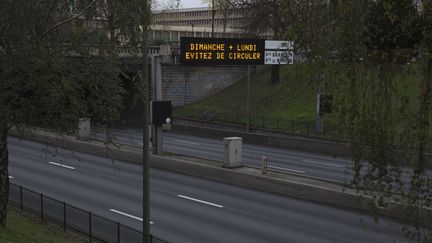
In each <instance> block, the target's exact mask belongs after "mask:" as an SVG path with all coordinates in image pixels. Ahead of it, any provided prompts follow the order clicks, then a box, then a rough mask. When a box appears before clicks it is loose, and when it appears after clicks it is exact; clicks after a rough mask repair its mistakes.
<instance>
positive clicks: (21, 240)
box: [0, 207, 88, 243]
mask: <svg viewBox="0 0 432 243" xmlns="http://www.w3.org/2000/svg"><path fill="white" fill-rule="evenodd" d="M0 242H2V243H30V242H31V243H38V242H40V243H49V242H53V243H57V242H62V243H63V242H65V243H68V242H71V243H72V242H88V240H87V238H83V237H81V236H80V235H76V234H73V233H70V232H64V231H63V228H62V227H61V226H59V225H57V224H54V223H49V222H47V221H41V220H40V219H39V218H36V217H35V216H33V215H30V214H28V213H23V212H20V211H19V210H17V209H16V208H14V207H8V216H7V222H6V228H4V229H1V228H0Z"/></svg>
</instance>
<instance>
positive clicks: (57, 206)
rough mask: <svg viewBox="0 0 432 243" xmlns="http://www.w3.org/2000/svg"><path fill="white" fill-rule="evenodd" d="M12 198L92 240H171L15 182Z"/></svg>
mask: <svg viewBox="0 0 432 243" xmlns="http://www.w3.org/2000/svg"><path fill="white" fill-rule="evenodd" d="M9 202H10V203H11V205H14V206H17V207H19V208H20V209H21V210H22V211H28V212H30V213H33V214H36V215H39V216H40V218H41V220H45V219H48V220H50V221H53V222H56V223H58V224H61V225H62V226H63V229H64V230H65V231H66V230H70V231H73V232H77V233H80V234H83V235H85V236H87V237H88V239H89V241H90V242H91V241H93V240H95V241H102V242H118V243H120V242H121V243H129V242H130V243H135V242H137V243H138V242H139V243H141V242H143V240H144V237H149V238H150V242H152V243H168V241H164V240H162V239H159V238H157V237H154V236H153V235H144V234H143V233H142V232H140V231H138V230H135V229H133V228H130V227H128V226H125V225H122V224H120V223H119V222H114V221H112V220H110V219H107V218H104V217H101V216H98V215H95V214H93V213H92V212H89V211H86V210H83V209H80V208H77V207H74V206H72V205H69V204H67V203H66V202H62V201H59V200H57V199H54V198H51V197H48V196H45V195H43V194H42V193H38V192H35V191H32V190H29V189H27V188H24V187H22V186H18V185H15V184H13V183H11V184H10V186H9Z"/></svg>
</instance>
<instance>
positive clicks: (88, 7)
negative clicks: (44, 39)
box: [44, 0, 97, 35]
mask: <svg viewBox="0 0 432 243" xmlns="http://www.w3.org/2000/svg"><path fill="white" fill-rule="evenodd" d="M96 1H97V0H92V1H91V3H89V4H88V5H87V7H85V8H84V9H83V10H81V12H79V13H78V14H76V15H75V16H72V17H70V18H68V19H66V20H63V21H61V22H59V23H57V24H55V25H53V26H51V27H50V28H48V30H46V31H45V33H44V34H45V35H47V34H48V33H49V32H50V31H52V30H54V29H55V28H57V27H59V26H60V25H63V24H66V23H68V22H70V21H72V20H74V19H76V18H78V17H80V16H81V15H83V14H84V13H85V12H86V11H87V10H88V9H90V7H91V6H93V5H94V4H95V3H96Z"/></svg>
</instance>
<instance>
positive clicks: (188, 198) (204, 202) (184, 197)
mask: <svg viewBox="0 0 432 243" xmlns="http://www.w3.org/2000/svg"><path fill="white" fill-rule="evenodd" d="M177 197H180V198H183V199H187V200H191V201H194V202H199V203H203V204H207V205H210V206H213V207H217V208H223V206H222V205H219V204H215V203H211V202H206V201H203V200H199V199H196V198H192V197H187V196H183V195H177Z"/></svg>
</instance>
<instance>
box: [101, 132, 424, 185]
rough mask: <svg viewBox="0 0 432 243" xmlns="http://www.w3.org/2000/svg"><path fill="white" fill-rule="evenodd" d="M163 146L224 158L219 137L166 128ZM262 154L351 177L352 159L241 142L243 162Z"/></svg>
mask: <svg viewBox="0 0 432 243" xmlns="http://www.w3.org/2000/svg"><path fill="white" fill-rule="evenodd" d="M113 133H114V141H115V142H117V143H122V144H130V145H139V146H140V145H142V133H141V131H139V130H132V129H115V130H114V132H113ZM95 137H96V138H97V139H101V140H103V134H101V133H95ZM163 150H164V151H165V152H171V153H176V154H182V155H187V156H193V157H198V158H204V159H212V160H218V161H223V160H224V144H223V140H222V139H214V138H208V137H198V136H194V135H189V134H181V133H175V132H166V133H163ZM262 156H266V157H267V159H268V162H269V165H270V166H271V167H272V168H273V169H275V170H280V171H284V172H285V173H291V174H295V175H300V176H308V177H313V178H318V179H324V180H328V181H332V182H337V183H343V184H349V183H350V182H351V181H352V179H353V174H354V172H353V169H352V167H353V162H352V161H351V160H349V159H345V158H335V157H333V156H328V155H322V154H314V153H307V152H299V151H292V150H288V149H283V148H276V147H270V146H263V145H252V144H247V143H243V164H244V165H248V166H255V167H260V166H261V164H260V163H261V158H262ZM367 169H368V168H367V166H363V167H362V169H361V171H362V172H366V171H367ZM429 173H430V174H432V173H431V172H429ZM401 176H402V180H403V181H405V182H407V181H409V177H410V172H409V170H407V169H403V173H402V174H401Z"/></svg>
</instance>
